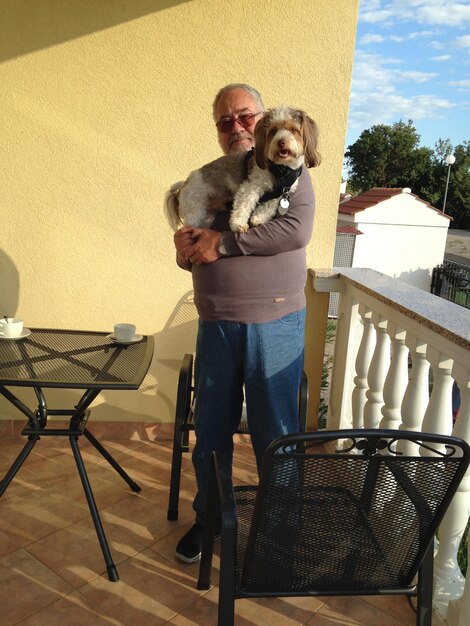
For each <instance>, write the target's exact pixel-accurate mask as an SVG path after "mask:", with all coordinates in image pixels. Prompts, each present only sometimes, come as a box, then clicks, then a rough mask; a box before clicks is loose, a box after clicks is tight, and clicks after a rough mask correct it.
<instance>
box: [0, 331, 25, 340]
mask: <svg viewBox="0 0 470 626" xmlns="http://www.w3.org/2000/svg"><path fill="white" fill-rule="evenodd" d="M30 334H31V331H30V330H29V328H23V330H22V331H21V334H20V335H18V337H5V335H4V334H3V333H2V332H0V339H5V341H19V340H20V339H26V337H29V336H30Z"/></svg>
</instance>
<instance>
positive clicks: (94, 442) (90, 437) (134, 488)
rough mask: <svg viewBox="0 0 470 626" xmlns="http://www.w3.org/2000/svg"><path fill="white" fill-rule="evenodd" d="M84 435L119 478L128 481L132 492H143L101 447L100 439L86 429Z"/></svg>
mask: <svg viewBox="0 0 470 626" xmlns="http://www.w3.org/2000/svg"><path fill="white" fill-rule="evenodd" d="M83 434H84V435H85V437H86V438H87V439H88V441H89V442H90V443H91V444H92V445H93V446H94V447H95V448H96V449H97V450H98V452H99V453H100V454H102V455H103V456H104V458H105V459H106V460H107V461H108V463H109V464H110V465H111V466H112V467H113V468H114V469H115V470H116V472H117V473H118V474H119V476H121V477H122V478H123V479H124V480H125V481H126V483H127V484H128V485H129V487H130V488H131V489H132V491H135V492H136V493H139V491H142V489H141V488H140V487H139V485H138V484H137V483H136V482H134V481H133V480H132V478H131V477H130V476H129V474H127V473H126V472H125V471H124V470H123V468H122V467H121V466H120V465H119V463H118V462H117V461H116V460H115V459H114V458H113V457H112V456H111V455H110V454H109V452H108V451H107V450H106V448H104V447H103V446H102V445H101V443H100V442H99V441H98V439H96V438H95V437H94V436H93V435H92V434H91V432H90V431H89V430H88V428H85V430H84V431H83Z"/></svg>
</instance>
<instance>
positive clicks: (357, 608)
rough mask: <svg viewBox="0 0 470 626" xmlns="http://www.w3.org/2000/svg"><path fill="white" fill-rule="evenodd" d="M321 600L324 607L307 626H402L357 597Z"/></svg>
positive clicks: (393, 618)
mask: <svg viewBox="0 0 470 626" xmlns="http://www.w3.org/2000/svg"><path fill="white" fill-rule="evenodd" d="M322 599H323V600H324V605H323V606H322V607H321V608H320V610H319V611H318V613H316V614H315V616H314V617H312V618H311V619H310V620H309V621H308V622H307V624H308V626H319V624H321V625H322V626H323V624H325V625H327V624H328V625H331V626H332V625H333V624H335V626H336V624H347V625H348V626H403V622H402V621H401V620H399V619H396V618H395V617H393V616H392V615H390V614H388V613H386V612H384V611H382V610H380V609H379V608H376V607H374V606H372V605H371V604H369V603H368V602H364V601H363V600H362V599H360V598H358V597H350V596H337V597H328V598H322ZM378 606H379V605H378ZM410 612H411V609H410ZM322 620H324V621H322ZM325 620H326V621H325ZM335 620H336V621H335ZM338 620H339V621H338ZM341 620H343V621H341Z"/></svg>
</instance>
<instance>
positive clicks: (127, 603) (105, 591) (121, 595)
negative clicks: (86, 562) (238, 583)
mask: <svg viewBox="0 0 470 626" xmlns="http://www.w3.org/2000/svg"><path fill="white" fill-rule="evenodd" d="M119 575H120V579H121V580H120V581H119V582H117V583H112V582H109V581H108V580H107V579H106V578H104V577H103V576H100V577H99V578H96V579H95V580H93V581H91V583H89V584H88V585H86V586H85V587H82V588H81V590H80V591H81V592H82V593H83V594H84V595H85V596H86V597H87V598H88V599H89V600H90V602H92V603H94V604H95V605H96V606H100V607H101V609H103V610H104V611H106V612H107V613H109V614H110V615H112V616H113V617H115V618H116V619H119V620H121V622H122V623H123V624H132V625H138V626H140V625H144V624H145V625H148V624H152V625H155V626H156V625H158V624H164V623H165V622H167V621H169V620H170V619H172V618H173V617H174V616H175V615H176V614H178V613H179V612H180V611H182V610H183V609H184V608H185V607H187V606H188V605H189V604H191V603H192V602H194V601H195V600H196V599H197V598H198V597H199V595H200V594H201V592H198V591H197V590H196V589H195V585H194V579H193V578H192V577H191V576H189V575H187V574H185V573H184V572H182V571H181V570H179V569H177V568H175V567H174V566H173V564H172V563H170V562H168V561H167V560H166V559H163V558H162V557H160V556H159V555H157V554H156V553H155V552H153V551H152V550H145V551H144V552H142V553H141V554H139V555H137V556H135V557H134V558H132V559H129V560H128V561H126V562H125V563H123V564H122V565H121V567H120V569H119Z"/></svg>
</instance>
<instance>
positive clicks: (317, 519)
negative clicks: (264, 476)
mask: <svg viewBox="0 0 470 626" xmlns="http://www.w3.org/2000/svg"><path fill="white" fill-rule="evenodd" d="M289 490H290V488H289V487H287V488H284V489H283V488H279V489H278V490H276V491H277V493H278V497H279V500H278V503H277V504H276V502H271V503H270V506H268V507H267V508H265V515H264V517H263V520H262V521H261V522H260V525H259V526H258V528H257V530H256V533H255V534H254V537H253V538H252V539H253V540H254V542H255V544H256V558H255V559H254V560H253V563H254V564H255V565H254V567H253V568H252V569H251V571H250V570H249V571H248V572H246V573H245V576H244V579H243V580H242V572H243V565H244V563H245V562H246V559H245V556H246V547H247V543H248V536H249V532H250V528H251V525H252V516H253V510H254V506H255V501H256V494H257V488H256V487H235V489H234V491H235V500H236V507H237V523H238V528H237V542H238V545H237V558H236V568H237V569H236V571H237V577H238V587H239V590H240V592H241V594H242V595H243V594H244V593H247V594H248V593H251V592H261V593H263V592H266V593H270V592H283V593H286V592H288V591H289V590H292V591H294V590H295V591H296V592H307V591H308V590H309V589H316V590H317V591H318V592H321V591H322V590H323V591H325V592H326V593H333V592H334V593H338V592H341V593H353V594H354V593H356V592H358V590H361V592H362V593H367V592H368V591H373V592H374V593H376V590H377V589H380V588H388V589H392V588H403V587H404V586H410V587H412V584H411V581H405V580H404V579H400V577H399V576H397V574H396V571H395V568H394V564H393V547H395V548H396V546H393V547H392V546H391V545H390V546H389V547H390V550H389V551H388V553H386V552H384V550H382V549H381V547H380V544H379V542H378V540H377V538H376V536H375V534H374V530H373V528H372V527H371V525H370V524H369V522H368V519H367V515H366V512H365V511H364V510H363V506H362V504H361V502H360V501H359V500H358V499H357V498H356V497H355V496H354V495H353V494H352V493H351V492H349V491H348V490H346V489H341V488H328V487H325V488H307V489H303V490H296V495H295V499H293V500H292V501H291V502H289V503H286V501H285V497H283V493H282V492H283V491H285V492H286V493H289ZM299 502H301V506H300V507H299V504H298V503H299ZM338 572H341V573H342V574H341V576H338ZM263 583H264V584H263Z"/></svg>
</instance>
